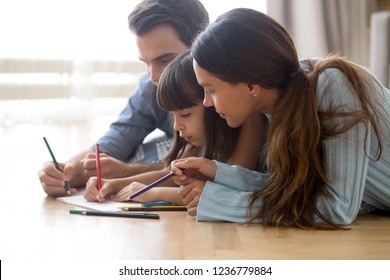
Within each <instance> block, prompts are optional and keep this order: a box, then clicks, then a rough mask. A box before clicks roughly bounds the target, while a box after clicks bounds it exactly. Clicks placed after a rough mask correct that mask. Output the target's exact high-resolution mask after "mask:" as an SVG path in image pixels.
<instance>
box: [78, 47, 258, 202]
mask: <svg viewBox="0 0 390 280" xmlns="http://www.w3.org/2000/svg"><path fill="white" fill-rule="evenodd" d="M203 97H204V93H203V89H202V87H201V86H199V85H198V82H197V80H196V76H195V73H194V70H193V67H192V56H191V54H190V51H186V52H184V53H182V54H180V55H179V56H177V57H176V58H175V59H174V60H173V61H172V62H171V63H170V64H169V65H168V66H167V67H166V69H165V70H164V72H163V74H162V75H161V78H160V81H159V84H158V87H157V102H158V105H159V106H160V107H161V108H162V109H163V110H166V111H169V112H170V113H171V114H172V119H173V128H174V130H175V133H174V142H173V146H172V148H171V150H170V152H169V153H168V155H167V157H166V165H167V168H165V169H162V170H156V171H150V172H147V173H142V174H138V175H135V176H132V177H127V178H119V179H109V180H106V179H103V181H102V182H103V186H102V188H101V190H100V192H98V191H97V179H96V177H92V178H91V179H89V180H88V182H87V185H86V189H85V192H84V197H85V199H86V200H88V201H103V200H104V199H105V198H107V197H109V198H110V199H111V200H114V201H125V200H128V198H129V196H130V195H131V194H133V193H134V192H136V191H138V190H140V189H141V188H143V187H145V184H148V183H151V182H153V181H155V180H157V179H158V178H160V177H162V176H164V175H167V174H168V173H169V171H170V170H169V164H170V162H171V161H172V160H175V159H178V158H181V157H188V156H202V157H205V158H210V159H217V160H219V161H222V162H228V163H229V164H237V165H240V166H243V167H246V168H249V169H256V167H257V162H258V154H259V151H260V144H259V143H262V140H261V137H263V138H264V135H263V134H262V133H261V132H263V130H264V127H263V126H262V125H257V126H256V127H255V129H253V126H254V125H255V124H258V123H259V122H261V120H260V116H258V115H257V116H253V117H250V118H248V120H247V121H246V122H245V123H244V124H243V125H242V126H240V127H239V128H231V127H229V126H228V125H227V124H226V122H225V121H224V120H223V119H222V118H220V117H219V115H218V114H217V113H216V112H215V109H214V108H205V107H204V106H203V105H202V100H203ZM262 123H263V125H264V122H262ZM136 200H137V201H139V202H153V201H160V200H164V201H169V202H172V203H174V204H183V202H182V199H181V197H180V196H179V195H178V188H177V185H175V184H174V182H173V181H172V180H171V181H170V182H165V183H164V185H163V186H162V187H156V188H152V189H150V190H148V191H147V192H145V193H143V194H141V195H140V196H138V197H137V198H136Z"/></svg>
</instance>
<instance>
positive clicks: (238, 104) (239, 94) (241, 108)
mask: <svg viewBox="0 0 390 280" xmlns="http://www.w3.org/2000/svg"><path fill="white" fill-rule="evenodd" d="M194 71H195V74H196V78H197V80H198V82H199V84H200V85H201V86H202V87H203V88H204V100H203V105H204V106H206V107H210V106H214V107H215V110H216V111H217V113H218V114H219V115H220V116H221V117H222V118H224V119H225V120H226V122H227V123H228V125H229V126H230V127H239V126H240V125H242V124H243V123H244V122H245V121H246V119H247V118H248V117H249V116H251V115H252V114H253V113H255V112H257V109H256V103H257V100H256V98H257V97H254V96H253V93H252V92H250V89H249V87H248V84H244V83H239V84H232V83H228V82H225V81H222V80H221V79H219V78H217V77H216V76H213V75H211V74H210V73H209V72H207V71H206V70H204V69H203V68H201V67H200V66H199V65H198V64H197V63H196V61H195V60H194Z"/></svg>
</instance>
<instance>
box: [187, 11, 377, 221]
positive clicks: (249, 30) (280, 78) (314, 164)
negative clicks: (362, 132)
mask: <svg viewBox="0 0 390 280" xmlns="http://www.w3.org/2000/svg"><path fill="white" fill-rule="evenodd" d="M192 54H193V56H194V59H195V60H196V61H197V63H198V64H199V65H200V66H201V67H202V68H203V69H205V70H206V71H209V72H210V73H213V75H215V76H217V77H219V78H220V79H222V80H224V81H227V82H231V83H240V82H244V83H248V84H259V85H261V86H262V87H264V88H276V89H278V91H279V98H278V100H277V102H276V104H275V107H274V111H273V114H272V120H271V122H270V127H269V131H268V135H267V147H266V148H267V158H266V163H267V169H268V174H269V178H268V181H267V183H266V184H265V186H259V191H257V192H255V193H253V195H252V196H251V198H250V201H249V207H248V223H251V222H253V221H255V220H259V219H260V220H262V222H263V224H264V225H266V226H267V225H275V226H296V227H300V228H321V229H325V228H339V227H338V226H337V225H336V224H335V223H333V222H332V221H331V220H329V219H327V218H326V217H324V216H323V215H321V213H320V212H319V211H318V208H317V198H318V197H319V196H320V195H323V196H325V197H328V198H329V199H332V197H331V195H330V194H329V193H328V192H327V189H326V185H327V183H328V176H327V172H326V164H325V163H326V158H325V152H326V151H325V145H324V139H326V138H328V137H333V136H336V135H338V134H340V133H343V132H345V131H347V130H348V129H350V128H351V127H352V126H354V125H356V124H357V123H360V122H363V123H364V124H366V126H367V125H369V124H370V125H371V126H372V128H373V130H374V132H375V134H376V136H377V138H378V150H377V154H376V158H379V157H380V155H381V150H382V141H381V137H380V133H379V129H380V128H379V118H380V113H379V112H378V109H377V108H376V107H375V106H376V103H375V102H374V101H375V100H374V99H375V91H374V87H375V82H374V83H373V82H372V81H375V79H373V78H372V77H371V76H370V75H369V74H368V73H367V72H365V71H364V70H363V69H362V68H360V67H359V66H357V65H355V64H353V63H350V62H348V61H346V60H345V59H343V58H341V57H339V56H336V55H332V56H329V57H327V58H325V59H323V60H321V61H320V62H318V63H315V64H310V62H309V61H308V62H307V63H309V64H310V65H309V68H310V69H309V70H308V71H300V70H299V69H300V64H299V60H298V56H297V53H296V50H295V46H294V43H293V41H292V39H291V37H290V35H289V34H288V32H287V31H286V30H285V29H284V28H283V27H282V26H281V25H279V24H278V23H277V22H276V21H274V20H273V19H272V18H270V17H268V16H267V15H265V14H262V13H260V12H257V11H254V10H249V9H236V10H232V11H230V12H227V13H225V14H224V15H222V16H220V17H219V18H218V19H217V20H216V22H215V23H213V24H212V25H210V26H209V27H208V28H207V29H206V31H205V32H203V33H202V34H201V35H200V36H199V37H198V38H197V40H196V41H195V42H194V44H193V47H192ZM330 68H335V69H338V70H340V71H341V72H342V73H343V75H344V76H345V78H346V80H347V81H348V82H347V84H348V85H349V86H350V88H351V89H352V91H353V92H354V93H355V94H356V97H357V100H358V101H359V102H360V104H361V110H359V111H351V110H348V108H345V107H344V108H342V107H331V108H329V109H327V110H326V112H321V111H318V103H317V94H316V90H317V83H318V79H319V75H320V74H322V73H324V71H326V70H327V69H330ZM292 73H295V74H294V75H291V74H292ZM340 74H341V73H340ZM342 109H343V110H342ZM345 109H347V110H345ZM339 117H342V118H343V122H342V123H340V122H337V121H336V119H337V118H338V119H339ZM367 133H368V130H367V129H366V137H367ZM366 154H368V151H366ZM258 199H261V200H262V204H261V206H260V209H259V210H258V211H256V212H254V211H253V210H252V209H255V208H254V207H253V206H254V204H255V203H256V201H257V200H258ZM317 216H318V217H319V218H320V219H322V222H317V221H316V217H317Z"/></svg>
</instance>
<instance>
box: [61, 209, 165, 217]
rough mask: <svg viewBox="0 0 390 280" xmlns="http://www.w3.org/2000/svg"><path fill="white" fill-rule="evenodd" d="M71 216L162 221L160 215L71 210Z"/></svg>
mask: <svg viewBox="0 0 390 280" xmlns="http://www.w3.org/2000/svg"><path fill="white" fill-rule="evenodd" d="M69 213H70V214H81V215H87V216H104V217H122V218H140V219H160V215H159V214H155V213H141V212H111V211H89V210H69Z"/></svg>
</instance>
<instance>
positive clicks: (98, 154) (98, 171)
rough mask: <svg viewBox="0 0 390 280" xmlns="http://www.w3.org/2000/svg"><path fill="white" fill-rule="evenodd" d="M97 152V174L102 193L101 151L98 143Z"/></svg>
mask: <svg viewBox="0 0 390 280" xmlns="http://www.w3.org/2000/svg"><path fill="white" fill-rule="evenodd" d="M95 152H96V173H97V180H98V191H99V192H100V189H101V188H102V176H101V174H100V151H99V144H98V143H96V145H95Z"/></svg>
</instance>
